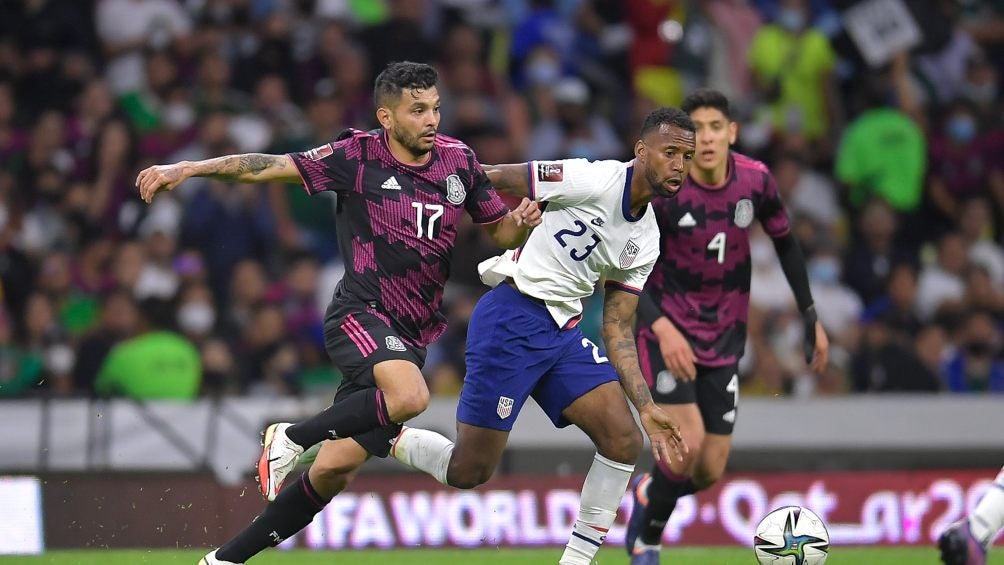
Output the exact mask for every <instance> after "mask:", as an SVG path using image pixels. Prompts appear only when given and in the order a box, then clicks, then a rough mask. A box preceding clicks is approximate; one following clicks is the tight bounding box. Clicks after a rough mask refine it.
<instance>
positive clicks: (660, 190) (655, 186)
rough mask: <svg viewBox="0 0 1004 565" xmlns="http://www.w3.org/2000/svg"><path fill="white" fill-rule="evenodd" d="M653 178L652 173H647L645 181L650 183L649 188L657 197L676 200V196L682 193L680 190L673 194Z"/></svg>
mask: <svg viewBox="0 0 1004 565" xmlns="http://www.w3.org/2000/svg"><path fill="white" fill-rule="evenodd" d="M652 177H653V174H652V172H651V171H645V180H646V181H648V184H649V186H651V187H652V192H654V193H655V195H656V196H660V197H662V198H675V197H676V195H677V194H679V193H680V191H679V190H677V191H676V192H671V191H670V190H668V189H666V188H665V187H664V186H663V185H662V183H661V182H659V180H658V179H654V178H652Z"/></svg>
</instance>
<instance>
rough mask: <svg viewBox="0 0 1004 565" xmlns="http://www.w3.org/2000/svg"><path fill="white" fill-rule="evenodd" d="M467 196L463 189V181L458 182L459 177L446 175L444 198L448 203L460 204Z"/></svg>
mask: <svg viewBox="0 0 1004 565" xmlns="http://www.w3.org/2000/svg"><path fill="white" fill-rule="evenodd" d="M465 198H467V191H466V190H464V183H462V182H460V177H458V176H457V175H450V176H448V177H446V199H447V200H449V201H450V204H456V205H458V206H459V205H461V204H463V203H464V199H465Z"/></svg>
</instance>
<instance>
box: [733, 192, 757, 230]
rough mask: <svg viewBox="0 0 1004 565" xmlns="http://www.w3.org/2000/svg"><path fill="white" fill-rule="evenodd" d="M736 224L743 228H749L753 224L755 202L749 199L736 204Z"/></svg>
mask: <svg viewBox="0 0 1004 565" xmlns="http://www.w3.org/2000/svg"><path fill="white" fill-rule="evenodd" d="M735 223H736V225H737V226H739V227H741V228H748V227H749V225H750V224H752V223H753V201H752V200H750V199H749V198H743V199H742V200H740V201H739V202H736V216H735Z"/></svg>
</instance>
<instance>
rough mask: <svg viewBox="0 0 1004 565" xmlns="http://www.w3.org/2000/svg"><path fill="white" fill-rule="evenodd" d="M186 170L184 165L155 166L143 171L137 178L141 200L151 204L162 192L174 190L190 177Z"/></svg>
mask: <svg viewBox="0 0 1004 565" xmlns="http://www.w3.org/2000/svg"><path fill="white" fill-rule="evenodd" d="M185 169H186V167H185V164H184V163H175V164H173V165H154V166H152V167H149V168H147V169H143V170H142V171H140V173H139V175H137V176H136V187H137V188H139V196H140V198H142V199H143V201H144V202H146V203H147V204H149V203H150V202H151V201H153V195H154V194H157V193H158V192H160V191H161V190H174V187H176V186H178V185H179V184H181V183H182V182H183V181H184V180H185V179H187V178H188V177H189V176H190V175H188V174H187V173H186V172H185Z"/></svg>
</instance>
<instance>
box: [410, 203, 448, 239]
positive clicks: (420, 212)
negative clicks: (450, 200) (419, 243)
mask: <svg viewBox="0 0 1004 565" xmlns="http://www.w3.org/2000/svg"><path fill="white" fill-rule="evenodd" d="M411 206H412V207H413V208H415V228H416V229H417V230H418V233H416V234H415V237H417V238H419V239H422V236H423V235H424V236H426V237H428V238H429V239H432V238H433V237H435V236H434V235H433V231H434V230H435V229H436V220H438V219H439V218H441V217H442V216H443V205H442V204H423V203H421V202H412V203H411ZM426 210H432V215H431V216H429V218H428V224H429V227H428V228H425V227H423V226H424V225H425V223H426V217H425V211H426Z"/></svg>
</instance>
